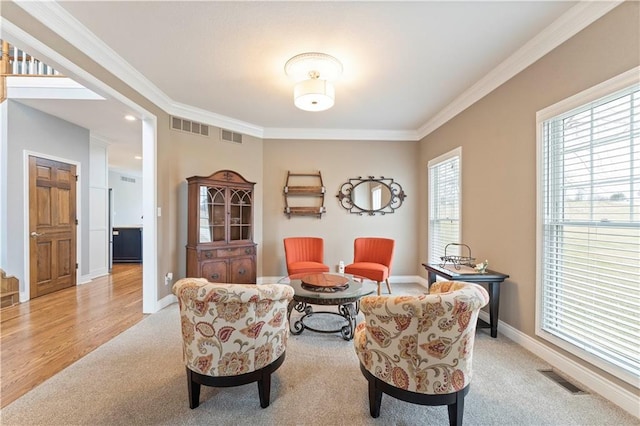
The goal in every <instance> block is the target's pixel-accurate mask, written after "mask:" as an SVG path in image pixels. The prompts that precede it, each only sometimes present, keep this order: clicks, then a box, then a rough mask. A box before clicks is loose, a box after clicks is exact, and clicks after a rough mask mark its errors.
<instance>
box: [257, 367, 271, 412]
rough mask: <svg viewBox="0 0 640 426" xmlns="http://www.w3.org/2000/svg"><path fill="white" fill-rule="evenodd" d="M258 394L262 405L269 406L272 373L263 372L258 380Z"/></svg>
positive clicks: (263, 406)
mask: <svg viewBox="0 0 640 426" xmlns="http://www.w3.org/2000/svg"><path fill="white" fill-rule="evenodd" d="M258 394H259V395H260V407H262V408H267V407H268V406H269V402H270V401H269V400H270V399H271V373H262V378H260V380H258Z"/></svg>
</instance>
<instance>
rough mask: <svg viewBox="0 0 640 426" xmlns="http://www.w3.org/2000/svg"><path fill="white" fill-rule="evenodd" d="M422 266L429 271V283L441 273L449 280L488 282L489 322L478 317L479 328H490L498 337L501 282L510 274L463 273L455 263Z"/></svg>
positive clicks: (494, 272)
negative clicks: (446, 266)
mask: <svg viewBox="0 0 640 426" xmlns="http://www.w3.org/2000/svg"><path fill="white" fill-rule="evenodd" d="M422 266H424V268H425V269H426V270H427V272H428V273H429V276H428V283H429V287H431V284H433V283H434V282H436V275H439V276H441V277H443V278H445V279H447V280H449V281H466V282H469V283H487V285H488V287H489V324H487V323H486V322H485V321H483V320H481V319H480V318H478V328H490V329H491V337H498V308H499V307H500V284H501V283H502V282H503V281H504V280H506V279H507V278H509V275H506V274H503V273H500V272H496V271H492V270H490V269H487V271H486V272H485V273H483V274H481V273H462V272H455V268H454V267H453V265H451V266H450V268H451V269H449V268H444V267H442V266H440V265H437V264H433V263H423V264H422Z"/></svg>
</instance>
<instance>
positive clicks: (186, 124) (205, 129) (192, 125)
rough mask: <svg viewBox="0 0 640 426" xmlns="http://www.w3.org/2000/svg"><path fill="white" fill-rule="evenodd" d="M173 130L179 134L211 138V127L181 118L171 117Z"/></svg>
mask: <svg viewBox="0 0 640 426" xmlns="http://www.w3.org/2000/svg"><path fill="white" fill-rule="evenodd" d="M171 129H173V130H177V131H179V132H187V133H194V134H196V135H200V136H209V126H207V125H206V124H202V123H198V122H195V121H191V120H186V119H184V118H180V117H171Z"/></svg>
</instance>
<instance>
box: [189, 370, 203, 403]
mask: <svg viewBox="0 0 640 426" xmlns="http://www.w3.org/2000/svg"><path fill="white" fill-rule="evenodd" d="M187 389H188V390H189V408H191V409H193V408H197V407H198V405H200V383H196V382H195V380H193V372H192V371H191V370H189V368H187Z"/></svg>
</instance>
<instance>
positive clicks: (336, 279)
mask: <svg viewBox="0 0 640 426" xmlns="http://www.w3.org/2000/svg"><path fill="white" fill-rule="evenodd" d="M361 280H362V279H361V278H360V277H357V276H354V275H349V274H331V273H327V272H325V273H317V272H315V273H306V274H297V275H291V276H288V277H284V278H282V279H281V280H280V281H278V282H279V283H281V284H289V285H290V286H291V287H293V290H294V295H293V300H292V301H291V302H290V303H289V306H288V308H287V319H288V320H289V327H290V330H291V333H292V334H295V335H298V334H300V333H302V332H303V331H304V330H305V329H307V330H311V331H315V332H317V333H338V332H339V333H340V334H341V335H342V338H343V339H345V340H351V339H353V332H354V330H355V328H356V318H357V315H358V312H359V310H360V298H361V297H363V296H366V295H369V294H371V293H373V292H374V291H375V289H374V288H373V287H371V288H369V287H364V286H363V284H362V281H361ZM311 305H324V306H331V305H333V306H337V307H338V312H330V311H315V312H314V310H313V307H312V306H311ZM294 309H295V310H296V311H298V312H300V313H302V314H303V315H302V317H301V318H299V319H298V320H296V321H295V322H294V323H293V324H292V323H291V312H292V311H293V310H294ZM320 314H321V315H337V316H339V317H341V318H342V319H343V320H344V322H343V325H341V326H340V327H339V328H337V329H330V330H325V329H319V328H314V327H312V326H310V325H309V323H308V321H307V322H306V323H305V321H306V320H308V319H310V318H311V317H312V316H314V315H320Z"/></svg>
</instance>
